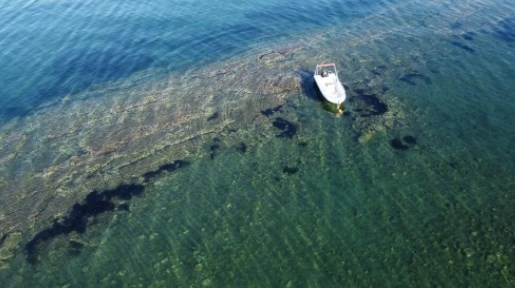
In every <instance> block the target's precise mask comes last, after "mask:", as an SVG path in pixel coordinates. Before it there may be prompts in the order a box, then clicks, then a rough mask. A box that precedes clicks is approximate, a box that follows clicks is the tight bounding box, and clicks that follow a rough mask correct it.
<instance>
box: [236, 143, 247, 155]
mask: <svg viewBox="0 0 515 288" xmlns="http://www.w3.org/2000/svg"><path fill="white" fill-rule="evenodd" d="M236 150H238V152H240V153H242V154H243V153H245V152H247V144H245V143H244V142H241V143H240V144H238V145H237V146H236Z"/></svg>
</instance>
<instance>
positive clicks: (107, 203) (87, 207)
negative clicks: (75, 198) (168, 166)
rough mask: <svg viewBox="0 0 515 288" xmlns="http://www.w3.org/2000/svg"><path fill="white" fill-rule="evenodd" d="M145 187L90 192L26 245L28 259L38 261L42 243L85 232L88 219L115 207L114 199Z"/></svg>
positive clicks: (127, 197)
mask: <svg viewBox="0 0 515 288" xmlns="http://www.w3.org/2000/svg"><path fill="white" fill-rule="evenodd" d="M144 189H145V187H144V186H143V185H141V184H122V185H120V186H118V187H116V188H115V189H111V190H104V191H101V192H98V191H96V190H95V191H93V192H91V193H89V194H88V196H86V199H85V200H84V203H82V204H79V203H77V204H75V205H73V206H72V208H71V210H70V212H69V213H68V215H67V216H66V217H64V218H63V219H62V220H60V221H57V220H56V221H54V223H53V224H52V226H50V227H49V228H46V229H44V230H43V231H40V232H39V233H37V234H36V235H35V236H34V237H33V238H32V240H30V241H29V242H28V243H27V244H26V245H25V252H26V256H27V261H28V262H30V263H36V262H37V260H38V248H39V246H40V245H41V244H42V243H44V242H48V241H51V240H52V239H54V238H56V237H58V236H61V235H67V234H70V233H72V232H76V233H79V234H83V233H84V232H86V229H87V227H88V221H89V220H90V219H91V218H94V217H96V216H98V215H100V214H102V213H105V212H108V211H113V210H114V209H115V203H114V202H113V200H114V199H117V198H118V199H123V200H129V199H131V198H132V197H134V196H137V195H140V194H141V193H143V190H144Z"/></svg>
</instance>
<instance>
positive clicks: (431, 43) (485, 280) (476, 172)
mask: <svg viewBox="0 0 515 288" xmlns="http://www.w3.org/2000/svg"><path fill="white" fill-rule="evenodd" d="M192 3H195V2H192ZM342 3H343V4H342V5H344V6H345V5H346V6H347V7H349V9H350V8H352V9H353V11H354V9H357V10H358V11H360V12H359V13H365V14H366V13H370V15H371V17H372V18H363V17H361V18H360V17H356V18H352V17H350V18H346V17H347V15H348V14H345V13H344V14H335V15H332V21H334V22H333V23H338V25H341V26H342V28H345V27H346V28H345V30H343V31H344V32H342V33H349V34H351V35H358V36H359V37H358V36H355V37H353V38H350V39H352V40H353V41H345V40H346V39H343V40H342V39H341V38H339V34H340V33H338V31H336V32H335V31H334V30H332V29H331V28H330V27H324V25H323V24H320V23H319V22H316V21H314V20H313V19H316V18H318V16H320V15H319V14H317V13H315V12H317V11H319V13H320V14H321V13H322V11H327V10H326V9H322V8H324V4H325V3H324V2H323V3H322V4H321V6H320V7H322V8H320V9H318V6H316V8H313V9H310V5H308V4H306V6H305V8H302V7H301V8H298V9H294V8H290V9H287V8H286V7H289V5H285V6H280V5H279V4H276V3H267V4H270V5H271V4H274V5H275V6H274V5H271V6H268V7H269V8H268V9H264V8H262V6H259V5H257V4H256V5H255V7H254V6H252V5H249V6H242V7H237V5H235V6H234V7H235V8H231V9H234V10H230V11H231V12H233V11H239V12H240V13H241V14H239V15H243V14H246V15H248V14H254V16H253V17H254V19H261V21H262V22H261V23H269V22H270V23H271V24H270V27H275V29H276V30H279V32H276V33H277V34H275V33H274V32H269V31H268V30H266V31H267V32H264V33H263V36H262V37H263V39H264V38H268V37H270V39H269V41H270V42H274V41H278V39H277V38H280V37H281V36H285V37H286V40H284V39H283V40H282V41H286V42H288V36H290V37H291V38H295V37H292V36H291V35H294V36H300V35H308V36H307V37H309V35H310V32H311V31H310V29H313V30H312V31H313V32H312V33H313V35H318V33H320V32H321V33H329V36H327V37H328V38H327V40H326V41H325V42H322V43H317V42H314V43H313V44H311V45H319V46H316V47H315V48H319V51H320V53H322V54H324V56H323V57H325V58H329V59H335V60H336V61H338V63H340V64H341V65H344V66H345V67H346V69H345V70H344V71H342V77H343V79H346V80H345V83H346V84H348V85H349V86H351V87H350V89H349V94H350V95H349V96H350V98H349V101H350V99H352V98H353V97H355V98H359V94H360V93H359V92H357V91H355V89H360V88H361V89H363V88H367V87H366V86H374V83H375V82H379V83H380V84H381V85H386V86H387V88H388V89H389V91H388V92H387V93H386V94H385V95H384V97H385V98H384V99H386V100H388V98H393V99H398V100H399V101H401V103H402V105H399V107H400V108H399V107H395V106H394V105H393V104H391V102H387V103H388V105H389V109H391V110H393V109H394V108H396V109H398V110H399V111H402V112H403V113H399V114H397V115H396V117H397V118H398V120H397V122H395V123H396V124H395V125H393V126H391V127H388V129H385V130H384V131H382V132H380V133H377V134H376V135H375V136H374V137H373V138H372V139H371V140H369V141H368V142H366V143H365V144H360V143H359V142H358V141H357V139H356V138H357V135H356V128H355V127H356V120H354V116H356V115H357V114H359V112H358V111H356V109H355V108H353V106H352V104H349V107H350V108H351V109H350V113H351V114H350V115H348V116H347V117H342V118H338V117H335V116H334V115H332V114H331V113H328V112H327V111H326V110H324V109H323V105H322V104H321V103H320V101H319V100H317V99H316V97H314V95H316V94H315V93H314V92H313V88H312V87H311V86H309V85H307V87H306V88H305V89H304V92H303V93H299V94H298V95H295V96H293V97H289V98H288V102H287V105H285V107H284V108H283V109H282V110H283V111H280V112H277V113H275V114H274V115H271V116H270V117H263V116H261V117H262V118H260V119H261V120H260V121H262V122H260V123H261V125H260V126H264V127H268V128H267V129H265V131H264V132H263V131H260V130H248V131H246V130H245V128H243V129H242V130H240V131H242V132H241V133H240V134H237V136H235V137H236V138H237V140H238V141H241V142H244V143H246V144H245V145H246V146H245V147H246V149H243V150H244V151H243V150H242V149H237V147H235V146H233V144H232V143H231V142H230V140H227V139H226V138H224V137H223V135H222V136H220V135H217V136H215V137H220V138H221V140H218V141H219V142H217V141H215V140H213V141H214V142H212V143H207V144H206V147H205V148H206V149H205V152H204V153H201V154H199V155H194V156H195V157H193V159H190V160H191V164H190V165H189V166H188V167H187V168H185V169H182V170H179V171H174V172H170V173H164V175H160V177H157V178H156V179H154V180H152V181H151V183H149V184H147V186H146V188H145V192H144V194H142V195H141V196H140V197H134V198H133V199H131V200H130V201H127V203H128V205H129V210H130V212H128V213H127V212H125V211H115V212H113V213H104V214H102V215H100V216H99V217H95V218H94V219H92V222H93V224H92V225H90V227H89V228H88V230H87V232H86V234H82V235H79V234H77V233H72V234H70V235H65V236H60V237H56V239H54V240H53V241H49V243H45V245H42V249H41V250H42V251H41V252H40V255H39V257H40V259H39V262H38V263H37V264H28V263H27V261H26V257H25V255H24V253H23V252H19V253H18V254H17V256H16V257H15V258H14V259H12V262H11V263H10V265H9V267H7V268H4V269H3V270H0V276H1V277H2V278H4V279H6V281H5V282H7V283H9V284H10V285H12V286H19V287H23V286H27V285H30V284H33V285H41V286H62V285H66V284H70V285H71V286H79V285H83V283H87V284H88V285H89V286H121V285H123V286H138V285H140V286H151V285H154V286H177V287H183V286H187V287H188V286H193V287H200V286H211V287H224V286H233V287H242V286H243V287H247V286H256V287H263V286H267V287H269V286H272V287H276V286H286V287H330V286H333V287H334V286H422V287H427V286H437V287H438V286H441V287H445V286H471V287H497V286H500V287H502V286H506V287H508V286H510V283H511V284H512V282H513V256H514V253H513V249H514V247H513V239H514V238H513V236H514V235H513V231H515V230H514V228H515V227H513V224H512V223H511V221H510V219H511V218H512V216H513V209H512V208H511V207H513V206H514V205H513V204H514V203H513V202H514V201H513V199H514V198H513V191H514V188H515V187H514V186H515V185H514V184H515V181H514V171H515V167H514V160H513V159H514V155H513V152H512V151H513V150H512V149H511V146H512V144H513V142H514V140H515V139H514V136H513V135H515V134H514V133H513V127H512V126H513V125H512V124H513V123H515V119H514V116H513V115H512V111H514V108H515V107H513V105H514V104H513V101H512V100H513V99H512V98H513V96H512V92H511V91H512V90H513V88H514V87H513V81H511V80H510V79H513V76H514V75H513V69H511V66H512V63H513V62H514V57H515V56H514V55H513V52H511V50H510V49H512V48H513V25H512V24H510V23H512V22H510V21H512V20H509V19H513V11H510V10H509V9H507V8H506V7H509V6H505V5H506V2H505V1H494V2H493V3H488V2H487V3H483V2H472V3H471V4H470V6H469V5H465V4H460V3H458V2H453V1H449V2H445V3H443V4H441V5H436V4H435V5H431V4H427V5H421V3H417V2H412V3H411V5H410V3H408V4H405V5H394V4H393V3H380V4H383V5H378V7H377V10H375V11H374V10H373V9H371V8H367V7H368V6H367V5H366V3H359V2H348V1H344V2H342ZM260 4H262V3H260ZM199 6H200V7H199ZM258 6H259V7H258ZM264 6H266V5H264ZM145 7H147V6H145ZM184 7H187V8H183V9H184V11H181V12H180V13H183V14H186V15H188V13H192V14H195V15H196V13H193V12H192V11H203V8H201V7H205V6H202V5H200V3H199V5H197V6H196V5H193V4H192V6H191V7H188V6H184ZM224 7H225V6H224ZM230 7H233V6H230ZM260 7H261V8H260ZM270 7H273V9H271V8H270ZM277 7H279V8H282V9H278V8H277ZM430 8H438V9H441V10H436V12H435V10H430ZM131 9H136V7H134V8H133V7H131ZM204 9H207V8H204ZM238 9H239V10H238ZM253 9H254V10H253ZM260 9H261V11H262V10H265V11H267V12H266V13H265V14H266V15H268V16H270V15H274V12H276V11H277V14H275V15H282V14H280V13H279V12H278V11H283V10H284V11H286V12H285V13H286V15H288V13H292V16H291V17H290V20H285V19H288V18H289V17H284V18H285V19H283V18H281V17H279V16H275V17H271V16H270V17H265V16H264V15H263V13H264V12H261V14H260V13H259V10H260ZM137 10H138V11H146V12H144V13H143V12H142V13H143V14H145V15H148V14H151V12H148V10H145V9H142V7H140V9H137ZM151 10H152V9H151ZM208 10H209V9H207V10H206V11H208ZM255 10H258V12H255V13H251V12H248V11H255ZM102 11H104V10H102ZM127 11H130V9H129V10H127ZM152 11H153V10H152ZM308 11H310V12H311V13H312V14H310V12H308ZM313 11H315V12H313ZM361 11H366V12H361ZM177 13H179V12H177ZM205 13H207V12H205ZM295 13H297V15H298V16H299V17H295V15H296V14H295ZM359 13H358V15H363V16H364V14H359ZM84 14H88V13H84ZM122 14H123V13H122ZM129 14H130V13H129ZM306 14H308V15H309V17H307V16H306ZM349 14H350V15H353V13H349ZM435 14H436V15H438V14H440V15H438V16H435ZM199 15H202V12H200V13H199ZM228 15H231V16H232V15H233V14H231V13H229V14H228ZM228 15H225V16H223V17H222V16H220V17H221V18H220V21H221V22H223V23H224V24H222V26H224V25H225V23H226V22H225V21H222V19H225V18H227V17H228ZM460 15H466V16H460ZM506 15H508V16H506ZM301 16H306V17H307V18H303V17H301ZM509 16H511V17H512V18H509ZM213 17H214V16H213ZM217 17H218V16H217ZM217 17H214V18H217ZM165 18H166V17H165ZM230 18H231V20H232V19H233V17H230ZM234 18H237V17H234ZM250 18H251V19H252V17H250ZM374 18H376V19H379V20H376V21H373V19H374ZM270 19H277V20H276V21H277V22H275V23H274V22H273V21H270ZM471 19H473V20H471ZM506 19H508V20H506ZM206 21H208V22H209V21H214V22H215V23H216V20H214V19H212V20H206ZM234 21H236V20H234ZM241 21H243V22H240V23H244V22H245V20H241ZM246 21H248V20H246ZM254 21H256V20H254ZM281 21H282V22H281ZM129 22H131V21H129ZM208 22H206V23H208ZM229 22H230V21H229ZM248 22H249V21H248ZM131 23H132V22H131ZM292 23H295V24H292ZM328 23H330V22H326V24H328ZM378 23H384V25H377V24H378ZM297 25H298V26H297ZM510 25H511V26H510ZM158 26H159V25H158ZM207 26H209V28H210V29H213V30H210V31H211V32H210V33H208V34H211V33H215V32H214V31H218V30H217V28H213V27H216V25H214V24H213V25H212V27H211V26H210V25H207ZM328 26H329V25H328ZM224 27H226V29H227V26H224ZM277 27H285V28H284V29H277ZM286 27H287V28H288V29H286ZM305 27H310V29H308V28H305ZM56 29H57V28H56ZM147 29H149V28H147ZM304 29H305V30H304ZM353 29H354V30H353ZM93 30H94V31H96V29H93ZM149 30H150V31H153V29H149ZM208 30H209V29H208ZM222 30H223V29H222V28H220V31H222ZM299 30H302V31H299ZM149 33H151V32H148V33H146V34H149ZM219 33H221V32H219ZM245 33H250V34H252V32H243V34H245ZM469 33H472V34H469ZM170 34H171V35H177V34H174V33H172V32H170ZM234 34H238V33H228V34H227V35H226V36H221V37H222V38H223V37H228V38H227V39H230V37H232V36H234ZM201 35H206V34H201ZM224 35H225V34H224ZM231 35H232V36H231ZM346 35H347V34H346ZM370 35H372V36H370ZM381 35H383V36H381ZM510 35H511V36H510ZM181 37H185V36H181ZM181 37H179V38H181ZM240 37H241V35H240ZM240 37H238V38H240ZM312 37H315V36H312ZM156 38H158V37H157V36H156ZM243 38H245V37H243ZM249 38H250V39H255V37H254V36H252V37H249ZM371 38H373V39H376V40H373V41H371V40H370V39H371ZM467 38H472V39H471V40H470V39H467ZM257 39H258V40H256V43H257V44H256V43H253V42H252V41H253V40H247V41H248V42H245V41H242V42H240V41H235V42H238V44H236V43H233V45H234V46H235V47H239V48H237V50H238V49H241V50H238V51H240V52H242V53H243V51H245V49H247V48H245V47H246V46H245V44H246V45H249V46H252V45H258V46H261V45H263V46H265V47H266V45H267V44H266V43H264V44H263V43H260V41H262V38H259V37H258V38H257ZM332 40H334V42H331V41H332ZM360 40H362V41H363V43H359V42H360ZM212 41H214V40H212ZM229 42H231V41H229ZM342 42H343V43H342ZM349 42H351V43H349ZM208 43H209V41H208ZM327 43H334V45H335V46H337V47H340V46H339V45H341V47H342V48H340V49H341V50H339V49H338V48H336V49H334V50H336V51H334V50H333V49H329V48H326V46H324V44H327ZM98 45H100V46H102V45H101V44H98ZM224 45H225V44H222V46H223V47H225V46H224ZM240 45H241V46H240ZM149 47H154V46H153V45H149ZM196 47H197V48H198V47H204V49H213V50H212V51H215V52H213V54H214V55H213V58H209V57H208V58H205V53H203V54H199V55H194V54H195V52H191V53H192V54H191V57H189V58H188V57H185V59H183V61H185V62H183V63H187V61H193V60H191V59H201V60H202V61H205V62H203V63H204V64H208V63H210V64H211V65H215V67H216V65H217V61H220V59H224V58H227V57H234V55H235V54H238V53H236V52H235V50H231V51H229V50H230V49H229V50H227V51H226V50H224V49H225V48H220V47H217V46H216V45H211V44H210V45H205V46H202V45H200V46H196ZM153 49H154V48H153ZM198 49H199V50H201V49H200V48H198ZM219 49H220V50H219ZM179 50H180V49H179ZM186 50H187V51H190V50H188V49H186ZM192 50H196V49H192ZM315 50H317V49H315ZM221 51H223V52H221ZM146 53H147V52H145V53H143V54H145V55H146ZM149 53H150V52H149ZM170 53H172V52H170ZM56 54H59V53H56ZM156 54H159V53H156ZM34 57H35V56H34ZM105 57H107V58H110V57H108V56H105ZM195 57H199V58H195ZM168 59H169V58H168ZM236 59H237V58H236ZM299 62H301V64H299V65H301V66H302V65H303V64H304V63H305V62H303V61H299ZM155 63H157V62H152V64H150V66H152V65H156V66H158V65H157V64H155ZM162 65H163V67H167V68H165V70H166V69H170V70H174V69H188V68H187V65H186V64H181V61H177V63H176V62H175V61H170V60H163V63H162ZM181 65H186V66H181ZM96 66H98V65H96ZM96 66H95V67H96ZM150 66H149V67H150ZM380 66H386V67H385V68H381V67H380ZM372 68H377V70H376V71H375V72H374V73H372ZM119 69H120V68H114V69H113V71H117V70H119ZM121 70H123V69H121ZM132 72H133V71H127V72H125V73H127V74H131V73H132ZM353 72H354V73H353ZM371 74H374V75H375V74H379V75H375V76H374V75H371ZM410 75H411V76H410ZM417 75H418V76H417ZM109 77H111V76H109ZM109 77H107V76H106V78H105V79H100V78H99V79H100V80H98V81H99V82H102V81H105V80H106V79H107V80H114V79H116V78H109ZM116 77H122V78H123V77H124V76H123V75H122V76H116ZM153 77H155V78H159V77H161V75H160V74H156V75H154V76H153ZM365 77H369V78H370V79H369V81H368V82H367V81H364V82H365V83H362V82H363V79H364V78H365ZM78 78H81V77H78ZM70 81H71V80H70ZM71 82H74V81H71ZM88 85H89V84H88ZM85 86H87V85H85ZM363 86H365V87H363ZM65 87H66V86H65ZM69 89H71V88H69ZM81 89H84V87H81ZM63 94H66V93H64V92H63ZM106 96H107V97H108V96H109V94H107V95H106ZM56 97H58V96H56ZM382 99H383V98H382ZM384 99H383V100H384ZM386 100H384V101H386ZM2 101H3V100H2ZM257 114H259V112H258V113H257ZM400 114H402V115H400ZM278 117H282V118H286V119H287V120H289V121H292V122H293V123H295V124H296V125H298V131H297V133H296V134H295V135H294V136H293V137H292V138H291V139H288V138H286V139H284V138H277V137H275V135H276V134H277V133H280V132H281V131H280V130H279V129H277V128H275V127H273V126H272V123H273V121H274V120H276V119H277V118H278ZM249 129H250V128H249ZM357 130H359V129H357ZM257 132H260V133H262V134H264V135H263V136H262V137H260V136H259V134H260V133H257ZM405 136H413V137H415V138H416V144H409V143H408V142H409V141H406V140H405V139H404V137H405ZM394 139H399V141H400V142H401V145H400V149H395V148H394V147H393V146H395V145H392V141H393V140H394ZM215 144H216V145H218V146H220V147H221V148H220V149H218V148H216V149H215V150H213V148H212V147H214V145H215ZM404 147H407V148H406V150H403V149H405V148H404ZM213 151H214V153H213ZM35 232H37V231H35ZM33 234H34V233H33ZM26 238H27V239H26V241H28V240H30V236H29V237H26ZM70 239H72V240H73V241H77V242H79V243H82V244H81V245H84V247H82V248H74V246H73V245H72V244H71V243H73V242H71V241H70ZM24 241H25V240H24ZM26 241H25V242H26ZM25 242H24V243H25ZM24 243H21V244H20V245H23V244H24Z"/></svg>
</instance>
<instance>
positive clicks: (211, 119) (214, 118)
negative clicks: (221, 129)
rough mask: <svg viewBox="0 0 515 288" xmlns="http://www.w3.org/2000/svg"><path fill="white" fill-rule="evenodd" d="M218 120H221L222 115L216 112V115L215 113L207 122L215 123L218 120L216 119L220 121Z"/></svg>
mask: <svg viewBox="0 0 515 288" xmlns="http://www.w3.org/2000/svg"><path fill="white" fill-rule="evenodd" d="M218 118H220V113H218V112H215V113H213V114H212V115H211V116H209V117H207V121H208V122H209V121H213V120H216V119H218Z"/></svg>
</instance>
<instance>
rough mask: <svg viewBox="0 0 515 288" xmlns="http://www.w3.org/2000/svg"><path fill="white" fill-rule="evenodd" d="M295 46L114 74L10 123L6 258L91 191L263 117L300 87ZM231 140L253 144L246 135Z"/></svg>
mask: <svg viewBox="0 0 515 288" xmlns="http://www.w3.org/2000/svg"><path fill="white" fill-rule="evenodd" d="M298 49H299V48H291V49H290V48H288V49H283V50H282V52H280V53H281V55H282V57H281V60H282V62H281V63H275V64H274V65H270V63H271V61H272V60H273V59H268V60H267V61H261V60H258V61H256V58H254V57H247V58H244V59H241V60H238V61H234V62H232V63H226V65H223V66H221V68H220V66H216V67H206V68H204V69H203V70H197V71H190V72H187V73H185V74H182V75H170V76H169V77H167V78H165V79H161V80H159V81H151V82H150V81H149V82H148V83H145V84H140V83H138V84H136V85H135V84H134V83H133V82H132V81H133V80H132V79H129V80H126V81H124V82H120V83H115V84H113V83H111V84H110V85H106V86H105V87H98V88H96V89H93V90H91V91H88V92H84V93H83V94H82V95H76V96H75V95H74V100H69V99H62V100H61V101H58V102H56V103H54V104H53V105H47V107H44V108H42V109H40V110H39V111H37V112H36V113H34V114H33V115H30V116H28V117H25V118H20V119H15V120H13V121H11V122H9V123H7V124H6V125H4V127H3V128H2V131H1V134H0V146H1V147H2V150H1V151H0V167H2V168H1V169H0V190H1V191H2V193H0V220H1V222H0V223H1V224H0V237H4V238H3V239H4V241H2V243H0V255H1V257H2V258H1V259H0V260H1V261H4V260H7V259H9V258H11V257H12V255H13V254H14V252H13V249H14V248H13V247H18V246H20V244H21V243H20V241H21V240H22V238H23V239H26V240H28V239H32V237H33V236H34V235H37V233H38V232H41V231H45V230H44V229H47V228H46V227H50V226H51V225H52V223H54V224H55V223H61V222H54V221H57V220H58V219H62V217H64V216H65V215H67V213H68V212H69V211H71V210H70V209H72V207H76V206H74V205H80V204H76V203H82V202H83V199H86V196H87V195H88V193H90V192H91V191H105V190H107V191H110V190H109V189H114V188H115V187H118V186H119V185H120V184H123V183H136V184H134V185H141V184H143V183H145V182H147V181H148V180H149V179H150V178H152V177H154V176H155V175H157V174H160V173H162V172H163V171H164V172H166V171H168V170H173V169H174V168H176V167H175V166H174V165H176V164H170V165H169V166H163V164H164V163H166V162H170V161H171V160H173V159H183V158H187V157H188V156H190V155H201V154H202V153H203V150H202V147H203V145H205V144H204V143H207V142H208V141H210V140H211V139H212V138H213V135H216V134H219V133H221V132H222V131H227V130H229V129H231V130H232V131H238V129H240V128H242V127H246V126H251V125H252V123H255V125H258V124H259V123H258V122H259V121H257V122H256V121H255V119H256V117H265V116H263V115H261V112H260V111H265V110H267V109H270V108H273V107H277V106H279V105H282V104H284V103H285V101H286V99H287V96H288V95H291V94H294V93H297V94H298V93H300V92H301V79H300V76H299V74H298V73H296V72H295V69H292V67H293V63H292V61H285V59H286V57H290V58H291V57H292V55H293V54H294V53H295V51H297V50H298ZM277 53H279V52H277ZM148 73H151V72H148ZM143 76H144V75H143ZM138 77H141V75H138ZM235 138H236V137H235ZM235 141H236V140H235ZM231 145H232V146H235V147H236V145H238V146H237V147H239V148H238V149H239V151H241V152H245V151H246V149H247V148H246V146H245V144H243V145H242V144H241V139H239V140H238V142H235V143H233V144H231ZM174 163H179V162H174ZM137 183H140V184H137ZM57 225H61V224H57ZM61 226H62V225H61ZM65 230H66V229H65ZM69 230H70V229H69ZM66 232H70V233H71V232H74V231H73V229H71V230H70V231H66ZM21 235H23V237H21ZM43 238H44V237H43ZM36 242H37V241H36ZM36 244H37V243H36ZM0 264H1V263H0Z"/></svg>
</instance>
